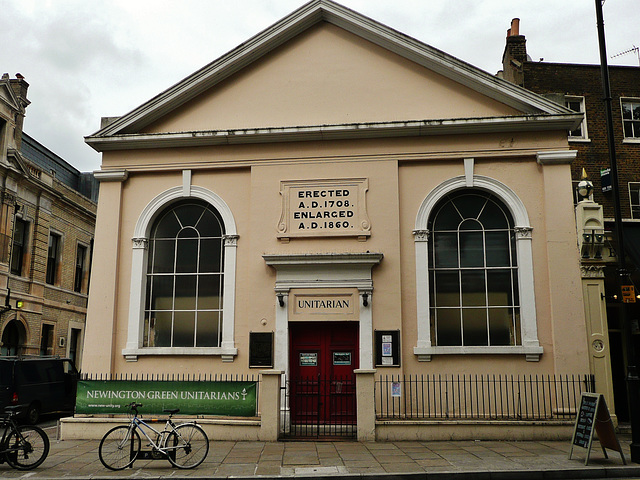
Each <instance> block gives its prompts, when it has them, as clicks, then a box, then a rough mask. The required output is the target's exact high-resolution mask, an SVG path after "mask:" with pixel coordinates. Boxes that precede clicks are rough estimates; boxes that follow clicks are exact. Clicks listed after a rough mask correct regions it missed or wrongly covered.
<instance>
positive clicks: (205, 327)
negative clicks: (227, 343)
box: [196, 311, 222, 347]
mask: <svg viewBox="0 0 640 480" xmlns="http://www.w3.org/2000/svg"><path fill="white" fill-rule="evenodd" d="M220 315H221V314H220V312H218V311H210V312H203V311H200V312H198V329H197V331H198V333H197V336H196V347H213V346H216V345H218V344H219V343H220V335H221V333H222V328H221V321H222V318H221V317H220Z"/></svg>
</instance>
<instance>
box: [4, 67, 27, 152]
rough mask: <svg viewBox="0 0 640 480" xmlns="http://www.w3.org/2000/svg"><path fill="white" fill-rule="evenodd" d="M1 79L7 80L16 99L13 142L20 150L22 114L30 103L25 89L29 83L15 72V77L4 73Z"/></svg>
mask: <svg viewBox="0 0 640 480" xmlns="http://www.w3.org/2000/svg"><path fill="white" fill-rule="evenodd" d="M2 81H3V82H7V83H8V84H9V85H8V86H9V87H10V88H11V90H12V91H13V94H14V95H15V97H16V100H17V101H18V110H17V111H16V112H15V117H14V118H15V127H14V130H13V143H14V145H15V148H16V149H17V150H20V145H21V144H22V126H23V124H24V114H25V110H26V108H27V107H28V106H29V104H30V103H31V102H30V101H29V100H27V90H28V89H29V84H28V83H27V81H26V80H25V79H24V77H23V76H22V75H21V74H19V73H16V78H9V75H8V74H6V73H4V74H3V75H2Z"/></svg>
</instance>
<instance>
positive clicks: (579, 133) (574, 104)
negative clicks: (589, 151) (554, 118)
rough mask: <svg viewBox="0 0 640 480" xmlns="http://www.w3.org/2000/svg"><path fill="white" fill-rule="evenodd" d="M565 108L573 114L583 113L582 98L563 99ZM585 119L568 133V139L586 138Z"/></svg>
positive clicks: (583, 104)
mask: <svg viewBox="0 0 640 480" xmlns="http://www.w3.org/2000/svg"><path fill="white" fill-rule="evenodd" d="M565 106H566V107H567V108H569V109H571V110H573V111H574V112H582V113H585V111H586V109H585V103H584V97H565ZM586 127H587V124H586V118H585V119H583V120H582V122H581V123H580V125H578V127H577V128H576V129H575V130H570V131H569V138H587V135H586Z"/></svg>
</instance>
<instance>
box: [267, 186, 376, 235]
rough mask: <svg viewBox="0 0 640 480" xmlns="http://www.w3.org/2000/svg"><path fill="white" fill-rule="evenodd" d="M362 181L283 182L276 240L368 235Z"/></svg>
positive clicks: (364, 187)
mask: <svg viewBox="0 0 640 480" xmlns="http://www.w3.org/2000/svg"><path fill="white" fill-rule="evenodd" d="M368 189H369V182H368V180H367V179H366V178H344V179H338V180H284V181H282V182H280V194H281V195H282V213H281V215H280V222H279V223H278V238H281V239H288V238H292V237H317V236H320V237H336V236H337V237H341V236H342V237H345V236H349V237H360V238H361V239H365V238H366V237H368V236H369V235H371V224H370V222H369V217H368V215H367V208H366V192H367V190H368Z"/></svg>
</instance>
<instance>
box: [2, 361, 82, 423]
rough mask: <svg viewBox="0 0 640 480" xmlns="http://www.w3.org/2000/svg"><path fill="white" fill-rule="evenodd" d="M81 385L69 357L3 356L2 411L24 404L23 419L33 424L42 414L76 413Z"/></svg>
mask: <svg viewBox="0 0 640 480" xmlns="http://www.w3.org/2000/svg"><path fill="white" fill-rule="evenodd" d="M77 384H78V370H76V367H75V365H74V364H73V361H72V360H71V359H69V358H52V357H0V411H2V410H4V407H6V406H7V405H22V406H24V408H23V409H22V411H21V414H20V416H21V417H23V419H24V420H26V421H27V422H29V423H32V424H33V423H36V422H37V421H38V419H39V418H40V415H42V414H51V413H60V414H73V411H74V408H75V405H76V388H77Z"/></svg>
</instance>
